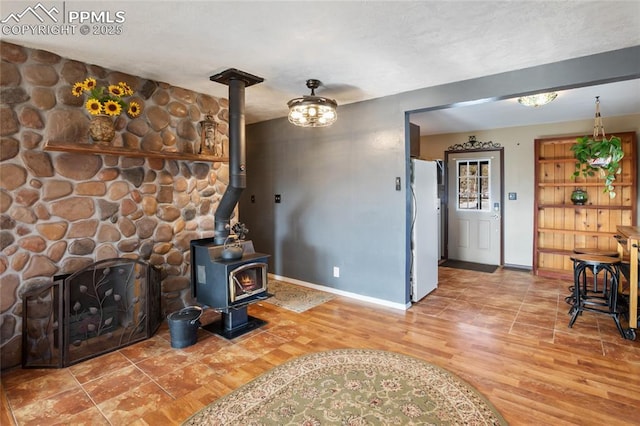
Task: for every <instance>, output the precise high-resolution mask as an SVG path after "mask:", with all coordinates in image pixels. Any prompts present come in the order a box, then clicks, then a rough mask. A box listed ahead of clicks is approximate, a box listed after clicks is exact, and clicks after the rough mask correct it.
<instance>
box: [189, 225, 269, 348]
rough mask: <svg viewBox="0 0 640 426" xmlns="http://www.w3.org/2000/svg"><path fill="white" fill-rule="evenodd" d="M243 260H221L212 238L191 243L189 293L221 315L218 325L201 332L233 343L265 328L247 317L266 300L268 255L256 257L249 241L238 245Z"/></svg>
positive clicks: (217, 246) (217, 247)
mask: <svg viewBox="0 0 640 426" xmlns="http://www.w3.org/2000/svg"><path fill="white" fill-rule="evenodd" d="M239 244H240V245H241V246H242V248H243V253H242V257H241V258H239V259H234V260H227V259H224V258H223V256H222V252H223V250H224V245H218V244H216V242H215V238H203V239H199V240H192V241H191V243H190V249H191V293H192V295H193V297H194V298H195V299H196V300H197V301H198V303H201V304H203V305H205V306H206V307H209V308H212V309H214V310H215V311H217V312H220V313H222V319H221V320H220V321H219V322H216V323H213V324H210V325H207V326H204V327H203V328H205V329H207V330H209V331H212V332H214V333H216V334H219V335H221V336H223V337H226V338H229V339H232V338H234V337H237V336H240V335H242V334H244V333H246V332H248V331H251V330H253V329H255V328H257V327H260V326H262V325H264V324H266V321H263V320H261V319H259V318H254V317H251V316H249V315H248V314H247V307H248V305H250V304H252V303H256V302H259V301H261V300H265V299H267V298H268V297H270V295H269V294H268V293H267V280H268V277H267V274H268V265H267V261H268V259H269V255H268V254H263V253H256V252H255V250H254V248H253V243H252V242H251V241H240V242H239Z"/></svg>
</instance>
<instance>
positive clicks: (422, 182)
mask: <svg viewBox="0 0 640 426" xmlns="http://www.w3.org/2000/svg"><path fill="white" fill-rule="evenodd" d="M437 173H438V167H437V163H436V162H435V161H425V160H418V159H412V160H411V199H412V203H411V204H412V220H411V275H410V276H411V300H412V301H413V302H417V301H419V300H420V299H422V298H423V297H425V296H426V295H427V294H429V293H431V292H432V291H433V290H435V289H436V288H437V287H438V260H439V257H440V254H439V244H440V243H439V240H440V238H439V230H440V222H439V214H440V212H439V210H440V200H439V199H438V177H437Z"/></svg>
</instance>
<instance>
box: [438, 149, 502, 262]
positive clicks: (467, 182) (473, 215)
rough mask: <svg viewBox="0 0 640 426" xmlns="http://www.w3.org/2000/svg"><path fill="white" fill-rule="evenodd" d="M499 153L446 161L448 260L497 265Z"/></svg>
mask: <svg viewBox="0 0 640 426" xmlns="http://www.w3.org/2000/svg"><path fill="white" fill-rule="evenodd" d="M501 167H502V151H473V152H464V151H461V152H454V153H451V154H450V155H448V158H447V172H448V173H447V176H448V180H447V187H448V190H447V195H448V196H447V199H448V203H447V212H448V213H447V214H448V221H447V222H448V228H447V231H448V232H447V234H448V240H447V254H448V256H447V257H448V258H449V259H453V260H461V261H466V262H475V263H484V264H489V265H500V261H501V256H502V253H501V246H502V245H501V241H502V235H501V232H502V204H501V201H502V199H503V198H502V192H501V191H502V183H501V177H502V171H501Z"/></svg>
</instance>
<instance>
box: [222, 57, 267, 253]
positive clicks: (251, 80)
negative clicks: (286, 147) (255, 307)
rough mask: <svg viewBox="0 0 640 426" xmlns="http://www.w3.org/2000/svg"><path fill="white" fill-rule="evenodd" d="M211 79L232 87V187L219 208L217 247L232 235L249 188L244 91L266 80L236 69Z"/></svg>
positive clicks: (230, 177)
mask: <svg viewBox="0 0 640 426" xmlns="http://www.w3.org/2000/svg"><path fill="white" fill-rule="evenodd" d="M210 79H211V80H212V81H216V82H219V83H222V84H227V85H228V86H229V185H228V186H227V189H226V191H225V192H224V194H223V195H222V198H221V199H220V203H219V204H218V208H217V209H216V213H215V227H214V234H213V235H214V238H213V242H214V244H217V245H222V244H224V242H225V240H226V239H227V237H228V236H229V233H230V232H229V231H230V228H231V214H232V213H233V209H234V208H235V206H236V204H238V201H239V200H240V195H241V194H242V191H243V190H244V188H246V187H247V170H246V169H247V167H246V139H245V117H244V89H245V87H248V86H251V85H253V84H256V83H261V82H262V81H264V79H263V78H261V77H256V76H254V75H251V74H248V73H245V72H243V71H239V70H237V69H233V68H231V69H228V70H226V71H223V72H221V73H219V74H216V75H214V76H211V77H210Z"/></svg>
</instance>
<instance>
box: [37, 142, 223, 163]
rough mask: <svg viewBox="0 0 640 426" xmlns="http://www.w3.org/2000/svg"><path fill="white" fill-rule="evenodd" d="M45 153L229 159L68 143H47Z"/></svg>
mask: <svg viewBox="0 0 640 426" xmlns="http://www.w3.org/2000/svg"><path fill="white" fill-rule="evenodd" d="M44 150H45V151H61V152H72V153H76V154H106V155H118V156H122V157H135V158H162V159H167V160H185V161H206V162H213V163H215V162H222V163H228V162H229V157H215V156H213V155H207V154H190V153H184V152H166V151H136V150H132V149H129V148H124V147H120V146H108V145H93V144H89V143H68V142H52V141H48V142H47V143H46V144H45V146H44Z"/></svg>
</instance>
